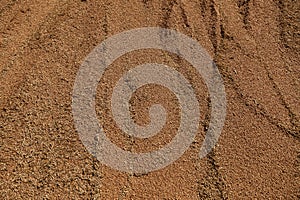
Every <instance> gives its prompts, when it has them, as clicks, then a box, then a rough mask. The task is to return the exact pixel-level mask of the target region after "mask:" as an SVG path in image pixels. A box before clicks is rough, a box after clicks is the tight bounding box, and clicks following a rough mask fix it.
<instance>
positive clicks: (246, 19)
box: [237, 0, 251, 30]
mask: <svg viewBox="0 0 300 200" xmlns="http://www.w3.org/2000/svg"><path fill="white" fill-rule="evenodd" d="M249 2H250V0H239V1H238V3H237V5H238V7H239V9H240V11H239V13H240V14H241V15H242V17H243V23H244V28H245V29H246V30H249V29H251V25H250V11H249Z"/></svg>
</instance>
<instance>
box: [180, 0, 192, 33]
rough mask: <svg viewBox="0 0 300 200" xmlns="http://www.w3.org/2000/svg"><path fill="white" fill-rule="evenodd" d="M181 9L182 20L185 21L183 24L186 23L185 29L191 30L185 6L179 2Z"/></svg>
mask: <svg viewBox="0 0 300 200" xmlns="http://www.w3.org/2000/svg"><path fill="white" fill-rule="evenodd" d="M179 8H180V12H181V16H182V19H183V23H184V25H185V27H188V28H189V27H190V24H189V21H188V17H187V14H186V12H185V9H184V5H183V3H182V1H180V2H179Z"/></svg>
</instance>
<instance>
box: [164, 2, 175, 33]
mask: <svg viewBox="0 0 300 200" xmlns="http://www.w3.org/2000/svg"><path fill="white" fill-rule="evenodd" d="M175 3H176V1H163V7H162V11H163V18H162V20H163V21H162V23H161V27H163V28H168V27H169V20H170V18H171V14H172V10H173V7H174V4H175Z"/></svg>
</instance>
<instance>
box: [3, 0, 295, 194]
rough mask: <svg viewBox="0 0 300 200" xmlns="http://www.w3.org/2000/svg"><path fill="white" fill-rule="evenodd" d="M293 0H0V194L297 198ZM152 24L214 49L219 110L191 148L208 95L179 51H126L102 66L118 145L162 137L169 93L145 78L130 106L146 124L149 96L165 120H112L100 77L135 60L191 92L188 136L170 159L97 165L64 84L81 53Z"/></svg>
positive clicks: (171, 122) (171, 131)
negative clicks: (204, 151)
mask: <svg viewBox="0 0 300 200" xmlns="http://www.w3.org/2000/svg"><path fill="white" fill-rule="evenodd" d="M299 10H300V2H299V1H294V0H274V1H264V0H234V1H233V0H226V1H223V0H200V1H199V0H192V1H184V0H182V1H179V0H177V1H156V0H139V1H133V0H132V1H131V0H130V1H118V0H117V1H92V0H87V1H79V0H76V1H72V2H71V1H57V0H50V1H41V0H33V1H20V0H1V1H0V58H1V59H0V199H298V198H300V190H299V188H300V143H299V138H300V135H299V132H300V101H299V99H300V90H299V88H300V86H299V80H300V67H299V66H300V60H299V59H300V56H299V49H300V40H299V14H300V13H299ZM147 26H159V27H164V28H170V29H174V30H177V31H179V32H182V33H184V34H186V35H188V36H190V37H192V38H194V39H195V40H197V41H198V42H199V43H200V44H201V45H202V46H203V47H204V48H205V49H206V50H207V51H208V52H209V54H210V55H211V57H212V58H213V59H214V61H215V63H216V65H217V67H218V69H219V71H220V72H221V74H222V77H223V80H224V84H225V88H226V94H227V101H228V102H227V117H226V122H225V126H224V129H223V132H222V135H221V137H220V139H219V142H218V145H217V146H216V147H215V149H214V151H213V152H211V153H210V154H209V155H208V156H207V157H206V158H204V159H199V158H198V152H199V148H200V147H201V143H202V140H203V138H204V135H205V131H206V129H207V126H208V119H209V115H210V112H209V110H210V104H209V98H208V92H207V89H206V86H205V84H204V83H203V82H202V80H201V77H199V75H197V73H196V72H195V71H194V70H193V68H192V67H191V65H190V64H189V63H187V62H186V61H185V60H184V59H181V58H178V57H176V56H174V55H172V54H170V53H166V52H163V51H158V50H147V51H146V50H145V51H137V52H131V53H128V54H126V55H124V56H122V57H121V58H120V59H118V60H116V62H114V63H113V64H112V65H111V66H110V67H109V68H108V70H107V71H106V72H105V75H104V76H103V79H101V80H100V82H99V86H98V90H97V97H96V100H97V105H96V111H97V113H98V117H99V122H100V123H102V124H103V126H104V128H105V130H106V133H107V136H108V137H109V138H110V139H111V140H112V141H113V142H114V143H115V144H117V145H118V146H119V147H121V148H123V149H125V150H130V151H133V152H147V151H151V150H154V149H158V148H160V147H162V146H163V145H165V144H166V143H168V142H169V141H170V140H171V139H172V137H174V135H175V134H176V130H177V128H178V124H179V120H180V119H179V111H178V109H179V105H178V101H177V99H176V97H175V96H174V94H172V93H171V92H170V91H168V90H167V89H166V88H163V87H160V86H157V85H149V86H147V87H143V88H140V89H139V90H138V91H137V92H136V93H135V94H134V95H133V97H132V101H131V105H132V117H133V118H134V119H135V121H136V122H137V123H138V124H141V125H142V124H147V123H148V122H149V116H148V114H147V112H148V110H147V108H149V106H150V105H151V104H153V103H161V104H162V105H164V107H165V108H166V109H167V113H168V120H167V124H166V125H165V127H164V128H163V129H162V130H161V132H160V133H159V134H157V135H156V136H154V137H153V138H149V139H146V140H141V139H136V138H131V137H128V136H127V135H125V134H123V133H122V131H121V130H119V128H118V127H117V126H116V124H115V122H114V121H113V118H112V114H111V109H110V97H111V93H112V86H113V85H114V84H115V83H116V81H117V80H118V79H119V78H120V77H121V76H122V74H123V73H124V72H125V71H127V70H129V69H131V68H133V67H134V66H136V65H138V64H142V63H146V62H159V63H164V64H166V65H169V66H171V67H174V68H175V69H176V70H178V71H180V72H181V73H182V74H183V75H184V76H185V77H186V78H187V79H188V80H189V81H190V82H191V83H192V85H193V87H194V89H195V92H196V96H197V98H198V99H199V104H200V110H201V120H200V122H199V124H200V128H199V131H198V133H197V136H196V139H195V142H194V143H193V144H192V145H191V147H190V148H189V149H188V151H186V153H185V154H184V155H183V156H182V157H181V158H180V159H178V160H177V161H176V162H174V163H173V164H172V165H170V166H168V167H166V168H164V169H161V170H159V171H155V172H151V173H148V174H127V173H123V172H119V171H116V170H113V169H111V168H109V167H107V166H104V165H102V164H101V163H100V162H99V161H97V159H95V158H93V156H92V155H91V154H89V153H88V152H87V150H86V149H85V147H84V145H83V144H82V143H81V141H80V139H79V136H78V134H77V132H76V130H75V127H74V122H73V118H72V113H71V100H72V89H73V84H74V80H75V77H76V73H77V71H78V69H79V67H80V64H81V62H82V61H83V60H84V58H85V56H86V55H87V54H88V53H89V52H90V51H91V50H92V49H93V48H94V47H95V46H96V45H97V44H99V43H101V41H103V40H104V39H106V38H108V37H110V36H112V35H114V34H116V33H120V32H122V31H125V30H130V29H134V28H139V27H147Z"/></svg>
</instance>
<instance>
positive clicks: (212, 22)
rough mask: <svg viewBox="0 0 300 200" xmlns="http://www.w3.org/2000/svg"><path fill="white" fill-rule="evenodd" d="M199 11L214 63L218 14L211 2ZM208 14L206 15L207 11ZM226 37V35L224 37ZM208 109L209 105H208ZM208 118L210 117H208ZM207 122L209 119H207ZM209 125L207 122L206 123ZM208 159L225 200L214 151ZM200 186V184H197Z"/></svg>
mask: <svg viewBox="0 0 300 200" xmlns="http://www.w3.org/2000/svg"><path fill="white" fill-rule="evenodd" d="M200 10H201V15H202V17H203V18H204V19H206V18H207V15H208V17H209V22H208V23H206V24H207V26H206V27H210V29H208V35H209V39H210V41H211V43H212V46H213V50H214V62H215V63H216V57H218V31H217V28H218V21H219V20H218V13H217V10H216V4H215V2H214V1H213V0H209V1H206V0H201V2H200ZM207 10H208V11H209V13H208V11H207ZM222 31H223V32H222ZM221 37H222V38H225V32H224V30H223V29H222V30H221ZM226 37H227V35H226ZM209 108H211V107H210V105H209ZM209 118H210V117H209ZM206 120H207V118H206ZM208 120H209V119H208ZM206 123H209V122H206ZM207 128H208V124H207V125H206V126H205V125H204V130H205V132H206V131H207ZM207 157H208V162H209V164H210V165H211V167H212V168H211V170H212V173H213V174H214V176H215V178H216V181H215V182H214V185H215V187H216V188H217V190H218V191H219V197H220V198H221V199H227V197H226V196H225V192H224V191H225V188H226V184H225V182H224V180H223V178H222V175H221V174H220V172H219V169H218V166H217V164H216V160H215V153H214V150H213V151H212V152H211V153H210V154H209V155H208V156H207ZM198 184H201V183H198ZM199 198H200V199H201V198H202V197H201V196H200V194H199Z"/></svg>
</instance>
